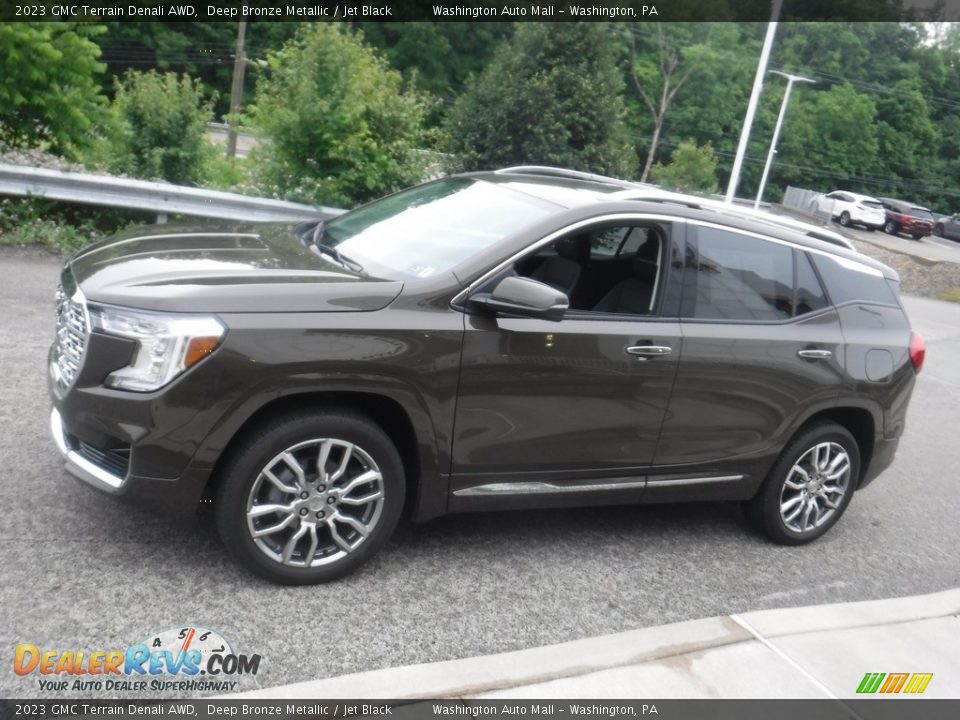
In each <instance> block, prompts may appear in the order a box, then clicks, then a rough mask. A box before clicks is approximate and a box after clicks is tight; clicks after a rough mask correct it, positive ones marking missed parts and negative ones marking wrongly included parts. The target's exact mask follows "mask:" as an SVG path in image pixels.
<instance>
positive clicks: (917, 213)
mask: <svg viewBox="0 0 960 720" xmlns="http://www.w3.org/2000/svg"><path fill="white" fill-rule="evenodd" d="M910 214H911V215H913V216H914V217H915V218H920V219H921V220H933V214H932V213H931V212H930V211H929V210H927V209H926V208H919V207H913V208H910Z"/></svg>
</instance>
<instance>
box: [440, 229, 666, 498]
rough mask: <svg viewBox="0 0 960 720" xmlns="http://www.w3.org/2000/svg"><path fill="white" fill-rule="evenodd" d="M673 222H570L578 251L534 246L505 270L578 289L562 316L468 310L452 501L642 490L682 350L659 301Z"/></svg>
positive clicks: (632, 494)
mask: <svg viewBox="0 0 960 720" xmlns="http://www.w3.org/2000/svg"><path fill="white" fill-rule="evenodd" d="M637 222H638V223H639V221H637ZM671 230H672V228H671V227H669V226H667V225H663V224H657V225H652V224H648V225H640V224H637V225H632V226H627V225H623V224H621V225H618V226H616V227H611V226H610V225H609V224H608V225H606V226H602V227H595V228H592V229H588V232H586V233H585V232H584V231H583V230H579V231H578V237H577V238H574V239H573V240H572V242H586V243H589V244H590V246H591V251H590V252H589V253H586V252H584V253H578V252H567V253H566V256H567V259H565V260H560V259H557V258H558V255H557V254H555V253H554V252H553V250H552V248H551V247H550V246H545V247H543V248H541V249H540V250H538V251H537V253H535V254H534V255H533V256H531V257H527V258H525V259H523V260H521V261H519V262H518V263H517V264H516V265H515V267H514V268H511V269H510V270H508V271H507V273H509V272H517V273H518V274H521V275H524V274H526V275H529V276H530V277H533V278H545V279H546V280H545V282H546V281H548V280H549V279H550V278H551V277H556V278H558V282H559V281H561V280H560V279H562V282H565V283H567V287H565V288H564V290H565V291H566V292H568V293H569V296H570V297H571V298H575V300H574V301H573V303H572V305H571V309H570V310H569V311H568V312H567V314H566V316H565V317H564V319H562V320H560V321H559V322H554V321H549V320H541V319H533V318H520V317H504V316H494V315H491V314H468V315H467V316H466V332H465V337H464V343H463V356H462V362H461V377H460V389H459V399H458V402H457V410H456V422H455V428H454V440H453V467H452V478H451V481H452V482H451V490H452V493H453V495H452V499H451V509H457V508H458V507H459V506H461V505H463V503H468V504H469V506H470V507H477V506H496V505H497V499H498V498H504V499H505V498H507V497H509V498H510V500H509V502H510V504H511V506H516V505H517V500H518V497H517V496H528V497H529V498H530V501H529V503H528V504H530V505H536V506H549V505H562V504H565V503H567V502H571V503H575V504H585V503H589V502H617V501H621V500H622V501H636V500H637V499H638V498H639V496H640V495H641V494H642V490H643V486H644V483H645V477H644V476H645V473H646V470H647V468H648V467H649V465H650V464H651V463H652V462H653V458H654V453H655V451H656V446H657V440H658V436H659V434H660V428H661V425H662V424H663V419H664V413H665V412H666V409H667V405H668V403H669V399H670V392H671V388H672V386H673V381H674V376H675V375H676V371H677V363H678V360H679V356H680V350H681V347H680V337H681V336H680V326H679V322H678V321H677V320H676V318H675V317H665V315H670V314H671V313H668V312H667V313H665V312H664V311H663V308H664V301H663V298H664V297H665V296H666V295H668V293H667V292H665V290H666V289H667V287H668V286H669V284H670V278H668V270H669V267H668V266H669V263H667V262H664V261H663V259H662V258H664V257H666V256H667V254H668V251H670V250H671V249H672V243H673V242H674V240H675V238H672V237H671ZM564 240H565V241H566V242H567V243H568V244H569V243H570V242H571V238H569V237H567V238H565V239H564ZM647 242H651V243H656V247H654V246H651V245H647V244H646V243H647ZM569 258H579V260H578V261H577V264H578V265H579V268H574V267H573V266H571V265H569V264H568V263H570V262H574V261H573V260H571V259H569ZM545 263H547V264H548V265H545ZM560 270H562V272H560ZM675 281H676V282H679V278H676V279H675ZM548 284H549V282H548ZM677 295H679V292H677ZM673 314H674V315H675V313H673Z"/></svg>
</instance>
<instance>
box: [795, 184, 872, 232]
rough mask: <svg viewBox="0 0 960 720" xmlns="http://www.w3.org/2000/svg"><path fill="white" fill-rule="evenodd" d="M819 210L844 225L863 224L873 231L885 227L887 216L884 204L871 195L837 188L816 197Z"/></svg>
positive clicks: (816, 207)
mask: <svg viewBox="0 0 960 720" xmlns="http://www.w3.org/2000/svg"><path fill="white" fill-rule="evenodd" d="M813 202H814V207H815V209H816V211H817V212H819V213H822V214H825V215H829V216H830V219H831V220H836V221H837V222H839V223H840V224H841V225H843V226H844V227H850V226H851V225H862V226H863V227H865V228H866V229H867V230H870V231H871V232H872V231H874V230H877V229H879V228H882V227H883V224H884V222H885V216H884V212H883V205H882V204H881V203H880V201H879V200H877V199H876V198H873V197H870V196H869V195H858V194H857V193H852V192H846V191H844V190H836V191H834V192H832V193H827V194H826V195H819V196H818V197H816V198H814V201H813Z"/></svg>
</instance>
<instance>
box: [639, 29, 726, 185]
mask: <svg viewBox="0 0 960 720" xmlns="http://www.w3.org/2000/svg"><path fill="white" fill-rule="evenodd" d="M738 34H739V30H738V28H737V27H736V26H735V25H732V24H730V23H669V24H659V23H658V24H657V25H656V26H655V29H652V30H647V29H645V28H644V26H643V25H640V24H639V23H637V24H634V23H631V24H628V25H627V26H626V36H627V40H628V46H629V50H630V53H629V61H628V65H629V75H630V79H631V81H632V85H633V89H634V91H635V92H636V93H637V96H638V97H639V98H640V99H641V101H642V103H643V106H644V109H645V110H646V111H647V113H648V115H649V121H650V123H649V127H650V141H649V143H648V145H647V157H646V160H645V161H644V164H643V170H642V171H641V172H640V180H641V181H642V182H645V181H646V179H647V176H648V175H649V173H650V168H651V167H652V166H653V161H654V159H655V157H656V155H657V151H658V149H659V146H660V138H661V135H662V133H663V129H664V125H665V123H666V122H667V115H668V113H669V112H670V111H671V109H672V107H673V105H674V102H675V101H676V99H677V96H678V94H679V93H680V92H681V91H682V90H683V89H684V87H685V86H687V84H688V83H689V81H690V80H691V79H692V78H694V77H695V76H696V75H698V74H701V73H705V72H709V71H710V69H711V68H717V67H724V66H727V65H729V64H730V63H731V62H733V58H732V57H730V56H732V55H733V49H734V48H735V47H737V36H738ZM720 48H723V49H722V50H721V49H720ZM698 104H699V107H701V108H703V107H704V105H703V104H702V103H698Z"/></svg>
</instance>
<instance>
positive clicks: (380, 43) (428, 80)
mask: <svg viewBox="0 0 960 720" xmlns="http://www.w3.org/2000/svg"><path fill="white" fill-rule="evenodd" d="M357 25H358V26H359V27H360V28H361V29H362V30H363V33H364V37H365V38H366V39H367V41H368V42H369V43H370V44H371V45H373V46H374V47H376V48H377V49H378V50H380V51H381V52H382V53H383V55H384V57H385V58H386V59H387V61H388V62H389V63H390V65H391V67H393V68H395V69H397V70H399V71H400V72H401V73H402V74H403V75H404V77H407V78H410V77H412V76H413V74H416V77H417V82H418V83H419V84H420V85H421V86H422V87H423V88H424V89H425V90H427V91H429V92H431V93H433V94H434V95H437V96H440V97H443V98H445V99H446V98H450V100H451V102H452V99H453V98H454V97H456V96H457V95H459V94H460V93H461V92H462V91H463V88H464V86H465V84H466V82H467V80H468V79H469V78H470V76H472V75H477V74H479V73H480V72H482V71H483V69H484V68H485V67H486V66H487V64H489V62H490V59H491V57H492V55H493V52H494V50H495V49H496V47H497V46H498V44H499V43H500V42H501V41H502V40H503V39H504V38H506V37H508V36H509V35H510V33H511V32H512V29H513V25H512V24H511V23H505V22H440V23H434V22H359V23H357Z"/></svg>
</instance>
